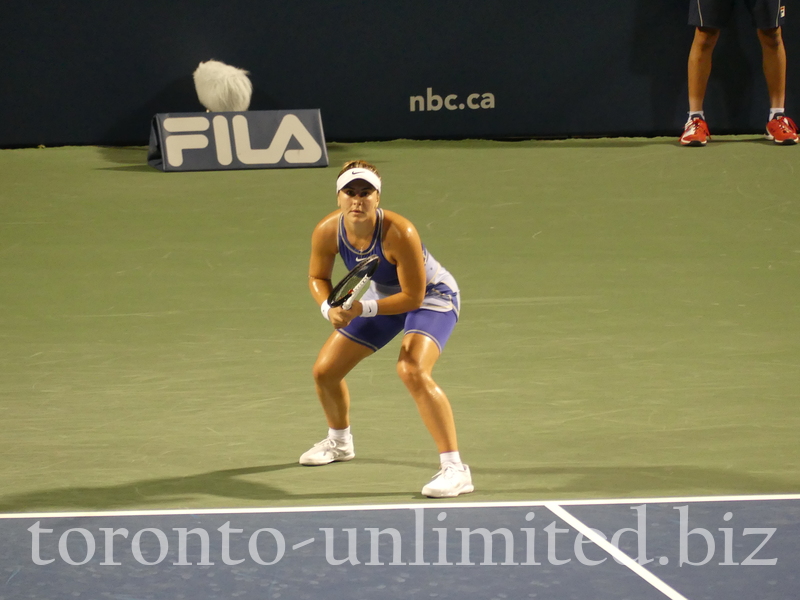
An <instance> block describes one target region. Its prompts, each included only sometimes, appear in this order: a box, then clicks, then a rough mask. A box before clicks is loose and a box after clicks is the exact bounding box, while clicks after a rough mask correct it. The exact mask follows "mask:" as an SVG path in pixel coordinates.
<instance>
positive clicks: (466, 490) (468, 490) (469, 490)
mask: <svg viewBox="0 0 800 600" xmlns="http://www.w3.org/2000/svg"><path fill="white" fill-rule="evenodd" d="M474 491H475V486H474V485H472V484H470V485H468V486H466V487H464V488H463V489H461V490H459V491H458V492H456V493H454V494H442V495H440V496H435V495H433V494H426V493H425V492H424V491H423V492H422V495H423V496H425V497H426V498H455V497H456V496H460V495H461V494H470V493H472V492H474Z"/></svg>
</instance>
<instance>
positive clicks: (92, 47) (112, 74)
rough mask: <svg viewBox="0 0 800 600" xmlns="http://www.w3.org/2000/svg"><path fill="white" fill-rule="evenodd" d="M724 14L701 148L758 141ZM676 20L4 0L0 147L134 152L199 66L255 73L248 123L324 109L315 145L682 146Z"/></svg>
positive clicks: (751, 78)
mask: <svg viewBox="0 0 800 600" xmlns="http://www.w3.org/2000/svg"><path fill="white" fill-rule="evenodd" d="M738 8H739V10H738V12H737V13H736V16H735V20H734V22H733V23H731V24H730V26H729V27H728V28H727V29H726V30H724V32H723V35H722V38H721V40H720V43H719V45H718V47H717V50H716V53H715V57H714V58H715V64H714V71H713V73H712V80H711V83H710V86H709V92H708V96H707V100H706V106H705V109H706V114H707V117H708V119H709V123H710V126H711V128H712V132H713V133H751V132H760V131H762V130H763V127H764V124H765V120H766V116H767V110H768V108H769V106H768V98H767V92H766V85H765V83H764V78H763V75H762V73H761V56H760V48H759V45H758V41H757V39H756V35H755V32H754V30H753V29H752V26H751V25H750V22H749V15H748V14H747V12H746V11H745V10H744V9H743V7H742V6H739V7H738ZM788 9H789V14H788V17H787V24H786V26H785V27H784V38H785V41H786V47H787V53H788V57H789V77H788V84H789V87H788V90H787V104H788V107H787V108H788V111H789V113H790V115H791V114H794V115H795V116H798V115H800V69H798V68H795V67H794V65H795V64H796V62H797V63H798V64H800V25H798V23H800V5H797V6H794V5H790V6H789V7H788ZM794 10H797V12H798V15H794V13H793V11H794ZM687 14H688V2H687V0H610V1H598V0H570V1H565V0H529V1H520V0H470V1H469V2H464V1H463V0H393V1H391V2H390V1H387V0H300V1H295V2H277V1H273V0H261V1H255V0H253V1H244V0H227V1H225V2H218V1H211V0H192V1H191V2H189V1H183V2H181V1H177V0H161V1H159V2H152V1H149V0H140V1H137V2H125V3H120V2H108V1H99V0H92V1H90V2H85V3H77V2H73V3H67V2H63V0H33V1H31V0H28V1H26V2H20V1H17V0H5V1H4V2H3V8H2V17H0V45H1V46H0V53H1V54H0V55H1V56H2V67H0V81H2V84H0V85H1V89H0V115H2V117H0V146H2V147H16V146H31V145H38V144H45V145H61V144H106V145H125V144H146V143H147V139H148V127H149V123H150V119H151V117H152V116H153V115H154V114H156V113H160V112H192V111H196V110H202V107H201V106H200V104H199V102H198V101H197V97H196V95H195V92H194V85H193V82H192V73H193V71H194V69H195V68H196V66H197V64H198V63H199V62H200V61H203V60H208V59H210V58H214V59H217V60H221V61H223V62H227V63H229V64H232V65H235V66H238V67H242V68H245V69H248V70H249V71H250V72H251V79H252V81H253V84H254V95H253V102H252V104H251V107H250V108H251V109H253V110H268V109H278V108H281V109H296V108H319V109H321V111H322V118H323V123H324V126H325V133H326V137H327V139H328V140H329V141H362V140H380V139H393V138H423V139H430V138H468V137H484V138H506V137H548V136H559V137H565V136H596V135H646V136H651V135H663V134H665V135H678V133H679V131H680V130H681V128H682V125H683V122H684V121H685V119H686V109H687V101H686V59H687V56H688V52H689V47H690V44H691V39H692V29H691V28H690V27H688V26H687V25H686V20H687ZM792 17H796V18H795V19H794V20H793V19H792Z"/></svg>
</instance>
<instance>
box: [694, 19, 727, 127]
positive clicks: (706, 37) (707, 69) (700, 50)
mask: <svg viewBox="0 0 800 600" xmlns="http://www.w3.org/2000/svg"><path fill="white" fill-rule="evenodd" d="M719 32H720V30H719V29H713V28H710V27H696V28H695V31H694V40H693V41H692V47H691V50H690V51H689V63H688V83H689V112H690V113H694V112H702V110H703V101H704V100H705V97H706V88H707V87H708V79H709V77H710V75H711V62H712V61H711V58H712V55H713V54H714V47H715V46H716V45H717V40H719Z"/></svg>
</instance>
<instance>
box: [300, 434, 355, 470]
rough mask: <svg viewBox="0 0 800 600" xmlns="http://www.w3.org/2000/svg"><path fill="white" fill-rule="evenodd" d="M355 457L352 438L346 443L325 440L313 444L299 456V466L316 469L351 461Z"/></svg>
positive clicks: (329, 439) (330, 439)
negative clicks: (321, 466)
mask: <svg viewBox="0 0 800 600" xmlns="http://www.w3.org/2000/svg"><path fill="white" fill-rule="evenodd" d="M355 457H356V453H355V449H354V448H353V438H352V437H351V438H350V439H349V440H348V441H346V442H340V441H338V440H334V439H332V438H325V439H324V440H322V441H321V442H319V443H317V444H314V446H313V447H312V448H311V450H309V451H308V452H306V453H304V454H303V455H302V456H300V464H301V465H306V466H309V467H318V466H320V465H327V464H330V463H332V462H341V461H345V460H353V459H354V458H355Z"/></svg>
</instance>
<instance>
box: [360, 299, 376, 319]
mask: <svg viewBox="0 0 800 600" xmlns="http://www.w3.org/2000/svg"><path fill="white" fill-rule="evenodd" d="M377 314H378V301H377V300H362V301H361V316H362V317H374V316H377Z"/></svg>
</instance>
